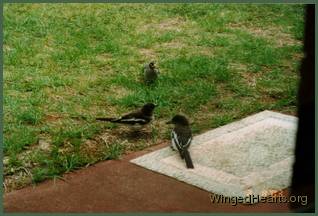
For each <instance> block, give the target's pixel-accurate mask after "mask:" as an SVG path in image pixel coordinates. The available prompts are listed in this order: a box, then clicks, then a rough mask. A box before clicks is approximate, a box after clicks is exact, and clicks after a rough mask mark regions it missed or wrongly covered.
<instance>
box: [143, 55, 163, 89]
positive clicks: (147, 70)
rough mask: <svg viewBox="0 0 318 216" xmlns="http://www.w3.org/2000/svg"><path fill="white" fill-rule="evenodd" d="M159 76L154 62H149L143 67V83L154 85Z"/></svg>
mask: <svg viewBox="0 0 318 216" xmlns="http://www.w3.org/2000/svg"><path fill="white" fill-rule="evenodd" d="M159 74H160V71H159V69H158V68H157V67H156V65H155V62H154V61H151V62H150V63H149V64H146V65H145V66H144V80H145V83H147V84H151V83H154V82H155V81H156V80H157V78H158V75H159Z"/></svg>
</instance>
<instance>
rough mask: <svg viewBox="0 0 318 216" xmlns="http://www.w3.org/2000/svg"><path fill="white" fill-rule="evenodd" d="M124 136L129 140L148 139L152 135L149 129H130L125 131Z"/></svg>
mask: <svg viewBox="0 0 318 216" xmlns="http://www.w3.org/2000/svg"><path fill="white" fill-rule="evenodd" d="M124 137H125V138H126V139H129V140H138V139H149V138H151V137H152V134H151V132H149V131H143V130H136V131H135V130H130V131H127V133H125V135H124Z"/></svg>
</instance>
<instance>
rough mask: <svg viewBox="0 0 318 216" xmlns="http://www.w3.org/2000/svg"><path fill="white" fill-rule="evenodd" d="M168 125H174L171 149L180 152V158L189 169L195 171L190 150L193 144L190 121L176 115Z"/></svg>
mask: <svg viewBox="0 0 318 216" xmlns="http://www.w3.org/2000/svg"><path fill="white" fill-rule="evenodd" d="M167 124H174V128H173V129H172V131H171V148H172V149H173V150H175V151H179V154H180V157H181V159H184V160H185V162H186V166H187V168H190V169H193V168H194V166H193V162H192V159H191V156H190V153H189V150H188V149H189V147H190V144H191V142H192V131H191V128H190V124H189V121H188V120H187V118H186V117H184V116H182V115H175V116H174V117H173V118H172V119H171V120H170V121H168V122H167Z"/></svg>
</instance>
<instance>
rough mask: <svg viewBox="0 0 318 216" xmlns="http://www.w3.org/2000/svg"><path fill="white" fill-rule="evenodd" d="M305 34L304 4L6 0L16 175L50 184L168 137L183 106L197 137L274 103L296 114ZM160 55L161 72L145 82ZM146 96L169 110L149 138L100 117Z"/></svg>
mask: <svg viewBox="0 0 318 216" xmlns="http://www.w3.org/2000/svg"><path fill="white" fill-rule="evenodd" d="M302 37H303V6H302V5H281V4H275V5H269V4H266V5H259V4H252V5H251V4H239V5H238V4H5V7H4V114H5V116H4V154H5V156H6V158H8V159H9V160H8V163H7V164H5V173H6V176H5V179H9V178H10V177H12V176H15V175H16V176H19V173H18V170H19V169H20V167H25V168H26V169H28V170H30V173H31V176H30V178H31V180H32V181H33V182H39V181H42V180H44V179H46V178H55V177H57V176H60V175H61V174H63V173H65V172H69V171H72V170H74V169H78V168H81V167H84V166H86V165H88V164H92V163H96V162H97V161H100V160H108V159H118V158H120V156H121V155H122V154H124V153H125V152H130V151H137V150H141V149H143V148H146V147H147V146H149V145H154V144H158V143H160V142H162V141H167V140H168V138H169V132H168V131H169V128H168V127H166V125H165V124H164V122H165V121H166V120H167V119H170V118H171V117H172V116H173V115H174V114H176V113H183V114H185V115H187V116H188V117H189V118H190V120H191V122H192V128H193V131H194V133H195V134H198V133H202V132H203V131H206V130H208V129H211V128H215V127H219V126H222V125H224V124H227V123H229V122H232V121H234V120H237V119H241V118H243V117H245V116H247V115H250V114H252V113H256V112H259V111H261V110H265V109H271V110H277V111H280V112H284V113H289V114H295V110H296V104H297V103H296V95H297V84H298V67H299V64H300V60H301V56H302V42H301V40H302ZM150 60H156V62H157V63H158V66H159V68H160V70H161V76H160V77H159V80H158V81H157V83H156V84H155V85H152V86H146V85H144V83H143V82H142V81H141V77H142V74H141V68H142V66H143V65H144V64H145V63H146V62H149V61H150ZM146 102H153V103H155V104H157V105H158V107H157V108H156V111H155V117H156V120H155V121H154V123H153V125H152V128H151V131H150V132H149V135H145V136H144V137H139V138H134V137H130V136H128V135H127V136H123V135H122V134H126V133H127V131H125V128H124V127H121V126H117V125H114V124H110V123H101V122H95V121H94V118H95V117H96V116H117V115H120V114H122V113H126V112H128V111H130V110H132V109H135V108H136V107H139V106H141V105H143V104H144V103H146ZM81 116H82V117H83V118H76V117H81ZM74 117H75V118H74ZM102 137H104V138H103V139H105V137H106V141H105V140H103V139H102ZM41 140H45V141H46V142H49V143H50V149H41V148H40V146H39V141H41ZM127 141H128V143H129V144H127ZM15 170H16V171H15ZM15 181H19V180H15ZM28 182H30V181H28ZM26 184H28V183H27V182H23V181H22V180H21V182H18V183H17V182H15V184H13V185H14V186H12V188H11V189H15V188H18V187H22V186H25V185H26ZM8 187H9V188H10V185H9V186H8Z"/></svg>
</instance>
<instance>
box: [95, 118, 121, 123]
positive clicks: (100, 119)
mask: <svg viewBox="0 0 318 216" xmlns="http://www.w3.org/2000/svg"><path fill="white" fill-rule="evenodd" d="M95 119H96V120H97V121H109V122H116V120H117V118H104V117H101V118H95Z"/></svg>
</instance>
